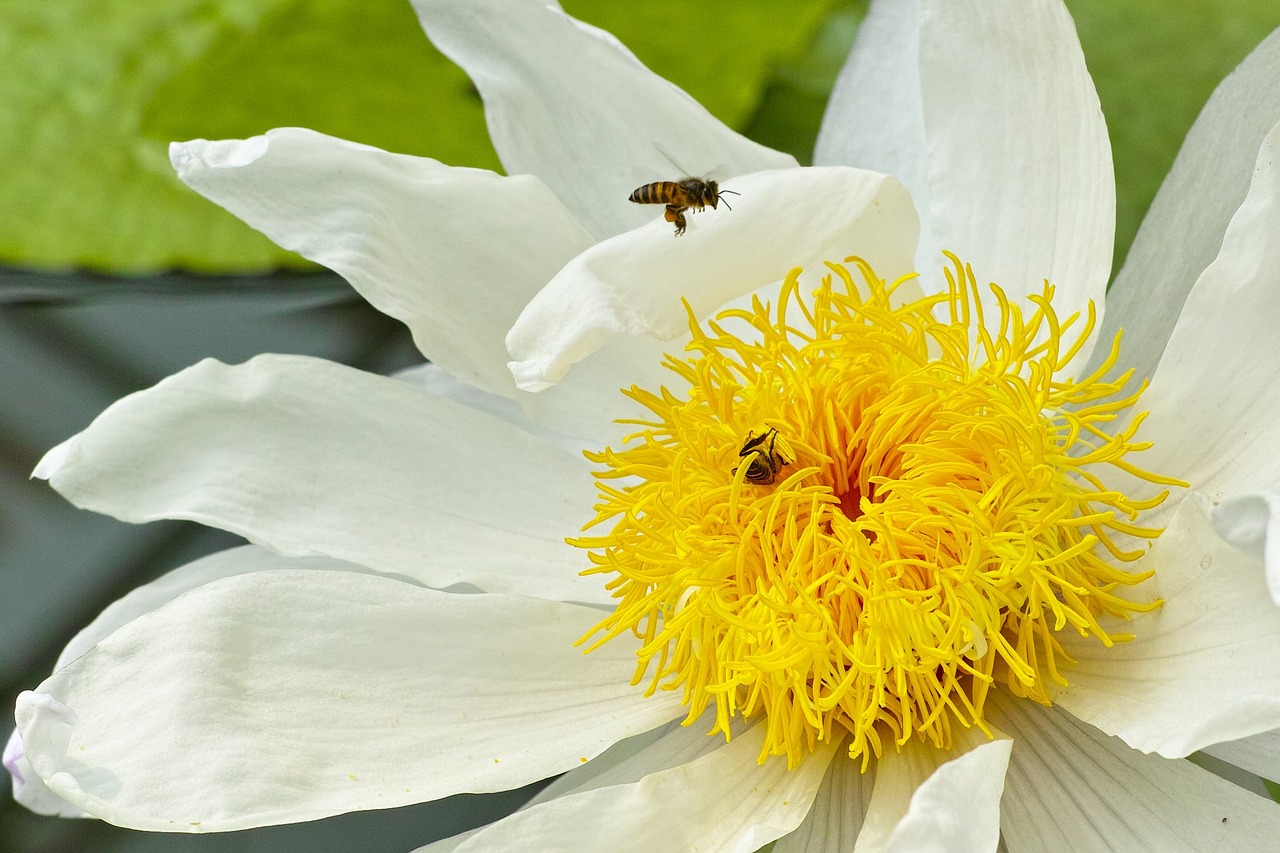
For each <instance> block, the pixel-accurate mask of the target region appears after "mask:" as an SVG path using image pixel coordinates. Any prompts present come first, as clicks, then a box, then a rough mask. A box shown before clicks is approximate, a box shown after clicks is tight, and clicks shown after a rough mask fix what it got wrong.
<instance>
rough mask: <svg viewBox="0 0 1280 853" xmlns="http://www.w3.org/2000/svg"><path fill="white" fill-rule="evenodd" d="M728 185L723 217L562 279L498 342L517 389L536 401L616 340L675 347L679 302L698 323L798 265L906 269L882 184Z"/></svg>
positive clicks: (640, 242)
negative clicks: (856, 262)
mask: <svg viewBox="0 0 1280 853" xmlns="http://www.w3.org/2000/svg"><path fill="white" fill-rule="evenodd" d="M730 185H731V187H732V188H733V189H734V190H736V191H739V192H741V196H740V197H739V198H737V199H735V201H734V206H733V210H731V211H730V210H715V211H705V212H703V213H698V214H694V215H693V221H691V222H690V224H689V233H688V234H686V235H684V236H682V237H673V236H672V228H671V224H670V223H668V222H664V221H661V220H659V221H656V222H653V223H650V224H649V225H648V226H646V227H644V228H639V229H637V230H635V231H632V232H630V233H628V234H624V235H622V236H619V237H615V238H613V239H611V240H606V241H605V242H603V243H599V244H597V245H596V246H594V247H592V248H591V249H590V250H588V251H587V252H584V253H583V254H582V255H579V256H578V257H577V258H575V259H574V261H573V262H572V263H570V264H569V265H568V266H566V267H565V268H564V269H563V270H561V271H560V273H559V274H558V275H557V276H556V277H555V278H554V279H552V281H551V283H550V284H548V285H547V286H546V287H545V288H544V289H543V290H542V291H541V292H540V293H539V294H538V295H537V296H536V297H534V299H533V301H532V302H530V303H529V305H528V307H527V308H525V310H524V312H523V313H522V314H521V315H520V319H519V320H517V321H516V324H515V326H514V327H513V328H512V329H511V332H510V333H509V334H508V335H507V349H508V350H509V351H510V353H511V356H512V358H513V359H514V361H512V363H511V365H510V366H511V370H512V373H513V374H514V375H515V377H516V384H517V385H519V386H520V387H521V388H524V389H526V390H530V391H538V390H541V389H543V388H545V387H547V386H548V385H550V384H552V383H555V382H557V381H558V380H559V379H560V378H561V377H562V376H563V375H564V374H565V372H566V371H567V370H568V369H569V366H570V365H572V364H574V363H576V362H578V361H581V360H582V359H584V358H586V357H587V356H588V355H590V354H591V353H593V352H595V351H596V350H598V349H600V348H601V347H602V346H604V345H605V344H606V343H607V342H609V341H610V340H612V339H613V338H615V337H618V336H620V335H652V336H654V337H657V338H659V339H662V340H671V339H673V338H675V337H677V336H679V335H680V334H682V333H683V332H685V331H686V330H687V328H688V317H687V315H686V313H685V310H684V306H683V305H682V304H681V302H680V300H681V298H682V297H683V298H685V299H688V300H689V304H690V306H691V308H692V310H693V312H694V314H695V315H697V316H698V317H703V316H706V315H707V314H708V313H710V312H711V311H713V310H715V309H716V308H717V307H719V306H721V305H723V304H724V303H726V302H728V301H729V300H731V299H734V298H736V297H739V296H742V295H743V294H746V293H750V292H752V291H753V290H756V289H757V288H759V287H763V286H764V285H767V284H770V283H771V282H776V281H780V280H781V279H782V278H783V277H784V276H786V274H787V273H788V272H789V271H790V270H791V269H792V268H794V267H797V266H810V265H813V266H815V267H816V266H818V265H819V264H821V262H823V261H837V262H838V261H843V260H844V259H845V258H846V257H847V256H849V255H850V254H857V255H859V256H861V257H863V258H865V259H866V260H868V261H869V262H870V263H871V264H872V265H873V267H874V268H875V270H876V273H877V274H878V275H879V276H881V277H882V278H884V279H886V280H889V281H892V280H893V279H894V278H896V277H897V276H899V275H902V274H903V273H905V272H908V271H910V270H911V268H912V267H911V256H912V253H913V252H914V250H915V242H916V234H917V225H918V223H917V219H916V215H915V210H914V208H912V206H911V199H910V197H909V196H908V195H907V193H906V191H905V190H903V188H902V186H901V184H899V183H898V182H897V181H895V180H893V179H892V178H886V177H885V176H884V175H880V174H877V173H875V172H865V171H862V170H859V169H848V168H844V167H838V166H833V167H826V168H813V169H787V170H782V171H774V172H761V173H757V174H754V175H747V176H745V177H743V178H739V179H737V180H735V181H732V182H731V184H730ZM818 272H821V269H820V267H819V268H818ZM620 379H621V380H623V381H627V380H626V377H620Z"/></svg>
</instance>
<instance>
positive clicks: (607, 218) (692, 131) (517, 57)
mask: <svg viewBox="0 0 1280 853" xmlns="http://www.w3.org/2000/svg"><path fill="white" fill-rule="evenodd" d="M413 5H414V7H415V8H416V9H417V10H418V17H419V19H420V20H421V21H422V26H423V29H425V30H426V31H427V35H428V36H429V37H430V39H431V41H432V42H433V43H434V44H435V46H436V47H438V48H439V49H440V51H441V53H443V54H445V55H446V56H448V57H449V58H450V59H452V60H453V61H454V62H456V63H457V64H458V65H460V66H462V68H463V70H465V71H466V72H467V74H469V75H470V76H471V79H472V81H474V82H475V85H476V88H477V89H479V90H480V94H481V95H482V96H483V97H484V102H485V118H486V119H487V121H488V124H489V135H490V136H491V137H492V138H493V144H494V147H496V148H497V150H498V156H499V157H501V158H502V165H503V166H504V167H505V168H506V170H507V173H508V174H512V175H516V174H523V173H529V174H534V175H537V176H538V177H540V178H542V179H543V180H544V181H546V182H547V185H548V186H550V187H551V188H552V189H553V190H555V193H556V195H557V196H559V197H560V198H561V199H562V200H563V201H564V203H565V204H566V205H568V207H569V209H570V210H572V211H573V212H574V213H575V214H576V215H577V216H578V218H579V219H580V220H581V221H582V222H584V223H587V224H588V227H589V228H590V229H591V231H592V233H594V234H595V236H596V237H597V238H603V237H609V236H612V235H614V234H618V233H620V232H622V231H626V230H628V229H631V228H634V227H636V226H637V225H639V224H640V223H642V222H644V221H645V220H646V219H648V218H650V216H651V215H652V214H651V213H648V212H646V211H645V210H644V209H643V208H641V207H639V206H638V205H635V204H632V203H631V202H629V201H628V200H627V198H628V196H629V195H630V194H631V191H632V190H634V189H635V188H636V186H637V185H639V184H642V183H646V182H648V181H662V180H677V179H679V178H680V177H683V176H682V175H681V174H679V172H680V171H684V172H685V173H686V174H698V173H700V172H705V171H707V170H709V169H716V172H717V174H716V175H715V176H714V177H716V178H720V177H729V176H733V175H741V174H745V173H747V172H757V171H760V170H762V169H779V168H787V167H793V166H795V165H796V161H795V159H794V158H793V157H791V156H790V155H788V154H782V153H779V152H777V151H773V150H770V149H768V148H765V147H764V146H762V145H758V144H756V143H754V142H752V141H750V140H748V139H746V138H745V137H743V136H740V135H739V134H737V133H735V132H734V131H732V130H730V129H729V128H728V127H726V126H725V125H723V124H722V123H721V122H720V121H719V120H717V119H716V118H715V117H713V116H712V115H711V114H710V113H708V112H707V111H706V110H705V109H703V108H702V106H701V105H700V104H698V102H697V101H695V100H694V99H693V98H691V97H689V95H687V94H686V93H685V92H683V91H682V90H680V89H679V88H677V87H676V86H673V85H672V84H670V83H668V82H667V81H666V80H663V79H662V78H661V77H659V76H657V75H656V74H654V73H653V72H652V71H650V70H649V69H647V68H645V67H644V65H642V64H641V63H640V61H639V60H638V59H636V58H635V56H634V55H633V54H632V53H631V52H630V51H628V50H627V49H626V48H625V47H623V46H622V45H621V44H620V43H619V42H618V40H617V39H615V38H614V37H613V36H611V35H609V34H608V33H606V32H604V31H603V30H600V29H597V28H596V27H592V26H589V25H587V24H584V23H582V22H581V21H577V20H575V19H574V18H571V17H569V16H568V15H566V14H565V13H564V12H563V11H562V10H561V9H560V7H559V4H556V3H547V2H541V0H468V2H466V3H457V2H452V0H414V4H413ZM672 161H674V162H672ZM717 167H723V169H724V173H723V175H721V174H720V169H719V168H717ZM637 175H639V177H637Z"/></svg>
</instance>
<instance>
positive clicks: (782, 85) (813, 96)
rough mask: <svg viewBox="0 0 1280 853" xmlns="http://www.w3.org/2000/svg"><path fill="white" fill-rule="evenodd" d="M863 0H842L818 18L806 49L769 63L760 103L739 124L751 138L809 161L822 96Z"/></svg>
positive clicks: (846, 45)
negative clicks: (775, 63)
mask: <svg viewBox="0 0 1280 853" xmlns="http://www.w3.org/2000/svg"><path fill="white" fill-rule="evenodd" d="M866 7H867V3H866V2H865V0H852V2H850V0H846V2H843V3H841V4H839V5H838V6H837V7H836V8H835V9H834V10H832V11H831V12H830V13H829V14H828V15H827V17H826V18H825V19H824V20H823V22H822V24H821V26H820V27H819V28H818V30H817V33H816V34H815V36H814V39H813V43H812V45H811V46H810V47H809V49H808V50H805V51H801V52H800V53H799V54H798V55H795V56H793V57H792V58H791V59H789V60H788V61H786V62H783V63H781V64H779V65H778V66H777V67H775V68H774V71H773V74H772V75H770V78H769V81H768V83H767V85H766V88H765V91H764V95H763V97H762V98H761V101H760V106H759V108H758V109H757V110H756V113H755V115H754V116H752V117H751V120H750V121H749V122H748V123H747V124H746V126H745V127H744V130H743V132H744V133H746V134H747V136H750V137H751V138H752V139H754V140H756V141H757V142H760V143H762V144H764V145H768V146H770V147H772V148H776V149H778V150H779V151H786V152H788V153H789V154H791V155H792V156H794V157H795V158H796V159H797V160H799V161H800V162H801V163H803V164H805V165H808V164H811V163H812V162H813V145H814V142H815V141H816V140H817V138H818V129H819V127H820V126H821V125H822V115H823V113H824V112H825V110H826V108H827V98H828V97H830V95H831V88H832V86H834V85H835V82H836V77H837V76H838V75H839V73H840V69H841V67H843V66H844V61H845V59H846V58H847V57H848V55H849V49H850V48H852V47H853V39H854V36H856V35H857V33H858V25H859V24H860V23H862V18H863V17H864V16H865V15H866Z"/></svg>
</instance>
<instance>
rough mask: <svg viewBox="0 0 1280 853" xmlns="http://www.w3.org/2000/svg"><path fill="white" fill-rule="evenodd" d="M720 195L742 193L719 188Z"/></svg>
mask: <svg viewBox="0 0 1280 853" xmlns="http://www.w3.org/2000/svg"><path fill="white" fill-rule="evenodd" d="M720 195H742V193H739V192H734V191H733V190H720Z"/></svg>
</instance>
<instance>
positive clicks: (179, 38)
mask: <svg viewBox="0 0 1280 853" xmlns="http://www.w3.org/2000/svg"><path fill="white" fill-rule="evenodd" d="M5 3H6V6H7V7H9V8H8V9H7V10H6V14H5V15H4V16H3V17H2V18H0V67H3V68H4V69H5V73H4V78H3V80H4V82H3V84H0V159H2V160H3V162H5V163H6V164H7V165H8V167H9V174H8V176H7V179H6V180H5V181H3V182H0V205H3V206H4V208H5V209H6V210H9V211H12V212H15V213H17V214H18V215H12V216H9V217H6V218H5V220H4V221H3V224H2V225H0V261H5V262H9V263H13V264H21V265H24V266H35V267H46V268H48V267H52V268H65V267H69V266H80V267H88V268H90V269H95V270H109V271H115V272H120V271H154V270H159V269H164V268H168V267H182V268H188V269H194V270H199V271H206V272H211V271H221V272H229V271H258V270H264V269H272V268H276V267H280V266H285V267H294V268H298V267H305V266H306V264H305V262H303V261H302V260H301V259H300V258H297V257H296V256H294V255H292V254H290V253H287V252H285V251H283V250H281V249H279V248H277V247H276V246H274V245H273V244H272V243H271V242H270V241H269V240H267V239H266V238H265V237H262V236H261V235H259V234H257V233H256V232H254V231H252V230H251V229H249V228H248V227H247V226H244V225H243V224H241V223H240V222H239V221H238V220H236V219H235V218H234V217H232V216H231V215H230V214H227V213H225V212H223V211H222V210H220V209H219V208H217V207H216V206H214V205H212V204H209V203H208V202H206V201H204V200H203V199H201V198H200V197H198V196H197V195H196V194H195V193H192V192H191V191H189V190H187V189H186V188H185V187H183V186H182V185H181V184H180V183H179V182H178V181H177V179H176V178H175V177H174V176H173V174H172V170H171V168H170V166H169V162H168V154H167V146H168V143H169V141H170V140H173V139H190V138H193V137H200V136H204V137H209V138H219V137H244V136H250V135H253V134H256V133H261V132H262V131H264V130H266V129H268V128H270V127H274V126H279V125H289V124H305V125H308V126H311V127H314V128H316V129H318V130H322V131H324V132H326V133H333V134H337V135H342V136H348V137H354V138H357V139H360V140H361V141H364V142H369V143H372V144H375V145H382V146H386V147H390V148H393V149H399V150H408V151H411V152H414V153H427V152H431V153H432V154H433V155H435V156H437V157H440V158H441V159H445V160H450V159H452V160H454V161H457V162H468V163H471V164H476V165H488V166H492V165H496V159H495V157H494V155H493V153H492V150H491V149H490V148H489V144H488V137H487V134H486V133H485V132H484V122H483V117H482V115H481V112H480V106H479V99H478V98H477V97H476V96H475V94H474V92H473V91H472V90H471V89H470V84H469V82H468V81H467V79H466V77H465V75H463V74H462V72H461V71H459V70H458V69H456V68H455V67H454V66H453V65H452V64H451V63H449V62H448V61H446V60H445V59H444V58H443V57H441V56H440V55H439V54H438V53H436V52H435V51H434V49H433V48H432V47H431V45H430V43H429V42H428V41H427V40H426V38H425V37H423V35H422V32H421V30H420V29H419V27H418V24H417V20H416V19H415V17H414V15H413V12H412V10H411V8H410V7H409V4H408V3H407V2H405V0H364V2H360V3H357V2H354V0H216V2H208V0H163V2H162V0H150V2H139V0H107V2H89V0H75V1H74V2H66V0H64V2H58V3H49V2H47V0H5Z"/></svg>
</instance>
